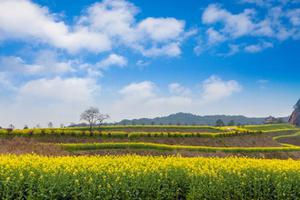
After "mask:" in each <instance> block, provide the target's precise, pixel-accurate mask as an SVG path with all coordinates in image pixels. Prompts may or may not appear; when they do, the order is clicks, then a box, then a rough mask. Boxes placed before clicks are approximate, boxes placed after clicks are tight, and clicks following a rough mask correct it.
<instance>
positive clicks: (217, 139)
mask: <svg viewBox="0 0 300 200" xmlns="http://www.w3.org/2000/svg"><path fill="white" fill-rule="evenodd" d="M299 133H300V130H299V129H298V128H296V127H293V126H291V125H289V124H272V125H249V126H242V127H236V126H231V127H210V126H104V127H101V128H95V129H94V130H93V131H92V132H90V131H88V128H87V127H76V128H65V129H26V130H13V131H7V130H1V131H0V136H1V139H0V142H1V143H2V145H1V146H2V147H5V149H10V151H12V152H14V151H15V152H17V153H19V152H20V151H19V150H18V147H17V146H19V147H22V148H23V149H26V146H28V148H29V149H30V150H31V151H32V152H34V153H38V154H42V155H43V154H46V155H49V154H50V155H52V154H53V155H72V154H73V155H82V154H83V155H84V154H97V153H98V154H101V155H103V154H128V153H134V154H141V155H145V154H146V155H149V154H150V155H166V154H181V155H183V156H185V155H188V156H206V154H207V156H211V155H214V156H220V157H224V156H232V155H237V156H250V157H270V158H290V157H291V158H295V159H298V158H300V148H299V147H298V145H299V144H300V142H299V141H298V140H299V139H297V138H298V137H299ZM299 138H300V137H299ZM15 143H18V145H15ZM37 149H38V150H37ZM2 151H3V150H2ZM23 151H25V152H28V151H26V150H23ZM44 151H46V152H45V153H44ZM0 152H1V148H0ZM187 152H188V153H187Z"/></svg>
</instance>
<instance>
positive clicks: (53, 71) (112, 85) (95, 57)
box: [0, 0, 300, 127]
mask: <svg viewBox="0 0 300 200" xmlns="http://www.w3.org/2000/svg"><path fill="white" fill-rule="evenodd" d="M299 63H300V0H233V1H208V0H202V1H198V0H186V1H182V0H164V1H161V0H151V1H149V0H130V1H127V0H103V1H95V0H77V1H71V0H0V110H1V115H0V126H2V127H7V126H8V125H9V124H14V125H15V126H17V127H22V126H24V125H25V124H26V125H29V126H31V127H33V126H36V125H37V124H39V125H41V126H42V127H45V126H47V124H48V122H50V121H51V122H53V123H54V125H55V126H59V125H60V124H61V123H62V124H65V125H67V124H70V123H78V122H79V121H80V117H79V116H80V113H82V112H83V111H84V110H85V109H86V108H88V107H90V106H95V107H98V108H99V109H100V111H101V112H102V113H107V114H109V115H110V119H109V121H111V122H114V121H119V120H121V119H124V118H127V119H132V118H140V117H157V116H164V115H168V114H172V113H177V112H190V113H193V114H198V115H214V114H227V115H245V116H249V117H265V116H269V115H273V116H277V117H279V116H288V115H290V114H291V112H292V109H293V105H294V104H295V103H296V101H297V100H298V99H299V98H300V94H299V88H300V81H299V80H300V79H299V78H300V66H299Z"/></svg>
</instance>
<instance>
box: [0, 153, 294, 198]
mask: <svg viewBox="0 0 300 200" xmlns="http://www.w3.org/2000/svg"><path fill="white" fill-rule="evenodd" d="M299 166H300V162H299V161H293V160H287V161H282V160H262V159H247V158H226V159H220V158H181V157H149V156H144V157H142V156H103V157H101V156H79V157H69V156H65V157H40V156H36V155H23V156H15V155H1V156H0V180H1V181H0V199H6V200H15V199H45V200H48V199H60V200H67V199H83V200H94V199H105V200H106V199H107V200H108V199H116V200H121V199H122V200H123V199H124V200H136V199H146V200H152V199H153V200H154V199H155V200H157V199H158V200H173V199H178V200H179V199H181V200H183V199H189V200H196V199H207V200H219V199H220V200H221V199H228V200H229V199H234V200H235V199H236V200H238V199H243V200H253V199H259V200H270V199H272V200H283V199H284V200H297V199H299V197H300V184H299V181H300V167H299Z"/></svg>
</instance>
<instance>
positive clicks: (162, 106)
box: [111, 76, 242, 118]
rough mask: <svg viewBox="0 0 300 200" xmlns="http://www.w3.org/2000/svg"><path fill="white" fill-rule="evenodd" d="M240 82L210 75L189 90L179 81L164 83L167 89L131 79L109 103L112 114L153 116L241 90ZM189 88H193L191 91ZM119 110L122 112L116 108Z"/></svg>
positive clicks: (197, 105)
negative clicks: (196, 86) (116, 98)
mask: <svg viewBox="0 0 300 200" xmlns="http://www.w3.org/2000/svg"><path fill="white" fill-rule="evenodd" d="M241 88H242V87H241V85H240V84H239V83H238V82H237V81H235V80H229V81H223V80H222V79H220V78H218V77H217V76H211V77H210V78H208V79H207V80H205V81H204V82H203V83H202V90H199V88H198V89H197V90H196V91H195V90H191V89H190V88H187V87H183V86H182V85H181V84H180V83H171V84H169V85H168V90H169V92H162V88H158V86H157V85H156V84H155V83H153V82H151V81H143V82H138V83H131V84H129V85H126V86H124V87H123V88H122V89H121V90H120V91H119V93H120V95H121V96H120V97H119V99H118V100H116V101H115V102H114V103H113V105H112V110H111V113H112V116H113V117H114V116H117V117H120V115H121V117H123V115H122V114H123V113H126V116H124V117H126V118H134V117H156V116H159V115H166V114H170V113H176V112H194V111H195V109H201V108H204V107H207V105H208V104H213V103H215V102H217V101H220V100H222V99H225V98H228V97H230V96H231V95H233V94H234V93H236V92H239V91H241ZM192 91H193V92H192ZM120 111H122V112H120Z"/></svg>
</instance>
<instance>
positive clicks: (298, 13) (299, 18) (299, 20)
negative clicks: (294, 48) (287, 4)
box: [287, 8, 300, 26]
mask: <svg viewBox="0 0 300 200" xmlns="http://www.w3.org/2000/svg"><path fill="white" fill-rule="evenodd" d="M287 16H288V17H289V20H290V22H291V23H292V24H293V25H294V26H300V8H298V9H294V10H290V11H289V12H288V13H287Z"/></svg>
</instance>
